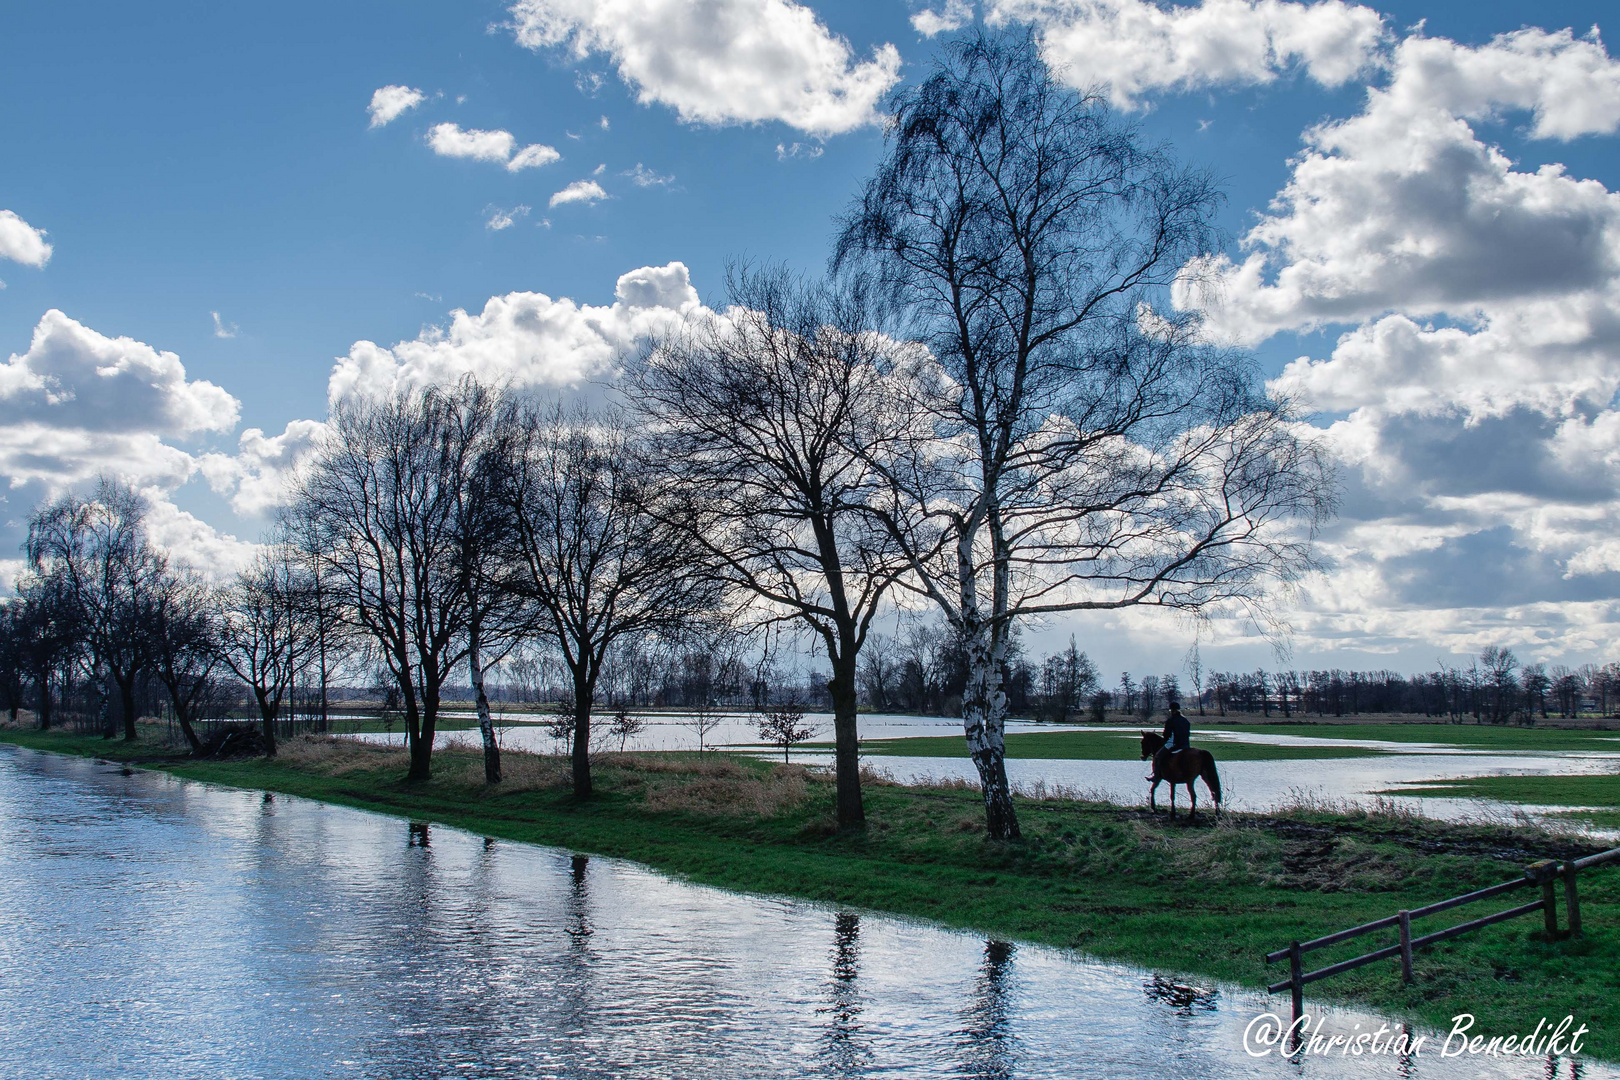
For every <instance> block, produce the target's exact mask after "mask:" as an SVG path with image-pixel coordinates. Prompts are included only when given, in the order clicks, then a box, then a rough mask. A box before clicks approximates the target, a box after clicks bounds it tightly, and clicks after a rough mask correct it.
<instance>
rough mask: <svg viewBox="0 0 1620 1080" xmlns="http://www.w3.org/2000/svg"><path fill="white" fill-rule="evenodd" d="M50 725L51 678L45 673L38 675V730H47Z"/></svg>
mask: <svg viewBox="0 0 1620 1080" xmlns="http://www.w3.org/2000/svg"><path fill="white" fill-rule="evenodd" d="M50 726H51V680H50V677H49V676H47V675H41V676H40V677H39V730H41V731H48V730H50Z"/></svg>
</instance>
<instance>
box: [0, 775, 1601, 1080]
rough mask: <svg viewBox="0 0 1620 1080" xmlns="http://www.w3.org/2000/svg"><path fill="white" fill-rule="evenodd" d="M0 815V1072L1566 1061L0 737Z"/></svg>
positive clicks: (388, 1079) (884, 1072) (910, 1072)
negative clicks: (1391, 1041)
mask: <svg viewBox="0 0 1620 1080" xmlns="http://www.w3.org/2000/svg"><path fill="white" fill-rule="evenodd" d="M0 821H3V823H4V824H3V828H0V911H3V912H4V916H3V919H0V1018H3V1020H0V1076H5V1077H17V1078H23V1077H27V1078H28V1080H58V1078H61V1080H68V1078H72V1080H85V1078H103V1077H106V1078H119V1080H146V1078H152V1080H158V1078H162V1080H187V1078H193V1077H195V1078H199V1080H201V1078H207V1080H230V1078H261V1077H262V1078H266V1080H292V1078H303V1077H321V1078H326V1077H341V1078H351V1077H352V1078H364V1080H427V1078H439V1077H547V1078H550V1077H557V1078H576V1077H578V1078H593V1080H594V1078H603V1080H606V1078H639V1077H655V1078H660V1080H662V1078H670V1080H682V1078H694V1080H695V1078H702V1080H722V1078H731V1077H736V1078H739V1080H756V1078H772V1077H783V1078H789V1077H857V1076H858V1077H897V1078H898V1077H905V1078H907V1080H925V1078H930V1077H971V1078H980V1077H982V1078H1012V1077H1032V1078H1034V1077H1051V1078H1060V1077H1061V1078H1064V1080H1068V1078H1073V1077H1098V1078H1108V1080H1128V1078H1133V1077H1141V1078H1144V1080H1146V1078H1152V1080H1174V1078H1180V1077H1188V1078H1191V1077H1200V1078H1204V1077H1209V1078H1222V1077H1250V1076H1257V1077H1300V1076H1307V1077H1357V1078H1360V1077H1392V1078H1393V1077H1459V1078H1460V1077H1468V1078H1475V1077H1488V1078H1489V1077H1501V1078H1510V1077H1511V1078H1523V1080H1530V1078H1542V1077H1545V1076H1550V1075H1554V1074H1556V1075H1557V1076H1559V1077H1563V1076H1570V1075H1575V1074H1574V1073H1573V1072H1572V1071H1571V1070H1572V1063H1571V1062H1568V1061H1559V1062H1549V1061H1546V1060H1542V1059H1532V1060H1528V1061H1515V1062H1503V1061H1500V1060H1491V1059H1480V1058H1461V1059H1459V1058H1451V1059H1443V1058H1440V1057H1439V1056H1438V1055H1437V1054H1434V1053H1432V1052H1431V1053H1430V1054H1424V1055H1420V1056H1419V1057H1418V1058H1416V1059H1412V1058H1406V1059H1397V1058H1384V1057H1380V1058H1377V1059H1368V1058H1327V1059H1318V1058H1311V1059H1307V1060H1306V1061H1305V1062H1304V1063H1303V1064H1301V1065H1296V1064H1292V1063H1288V1062H1285V1061H1282V1060H1279V1059H1278V1058H1276V1057H1271V1056H1268V1057H1260V1058H1255V1057H1251V1056H1249V1055H1248V1054H1246V1053H1245V1051H1244V1049H1243V1045H1242V1033H1243V1031H1244V1029H1245V1027H1246V1026H1247V1025H1248V1023H1249V1021H1250V1020H1251V1019H1252V1018H1253V1017H1254V1016H1256V1015H1257V1014H1259V1013H1261V1012H1263V1011H1266V1010H1268V1009H1275V1008H1277V1006H1278V1004H1279V1003H1278V1002H1277V1001H1276V1000H1275V999H1270V998H1267V997H1265V996H1264V995H1259V994H1255V993H1251V992H1248V991H1242V990H1238V989H1235V988H1232V987H1227V986H1220V985H1203V986H1189V985H1181V984H1177V983H1175V982H1174V981H1172V980H1166V979H1163V978H1160V977H1159V976H1157V975H1155V974H1154V973H1152V972H1148V971H1143V970H1138V969H1134V968H1130V967H1127V966H1123V965H1118V964H1109V963H1101V962H1097V961H1094V960H1090V959H1087V958H1085V957H1081V956H1077V955H1074V954H1070V953H1066V952H1063V951H1060V950H1054V949H1046V948H1040V947H1035V946H1028V945H1013V944H1008V943H1003V942H995V941H990V942H987V941H985V940H983V939H982V938H976V937H973V936H972V935H968V934H962V933H955V932H948V931H944V930H941V929H938V928H935V927H931V926H927V925H921V924H917V923H912V922H907V921H904V920H900V919H894V918H888V917H880V916H875V915H871V914H865V913H860V912H852V911H839V910H834V909H830V908H825V907H821V906H817V905H813V904H806V903H799V902H794V901H790V900H782V899H773V898H768V897H756V896H747V895H740V894H736V893H730V892H726V891H724V890H719V889H711V888H703V887H697V886H693V885H690V884H686V883H683V882H680V881H676V880H673V879H671V878H668V877H665V876H663V875H661V874H658V873H655V872H653V871H650V870H648V869H646V868H644V867H641V866H638V865H635V864H631V863H625V862H619V861H615V860H610V859H602V858H589V859H587V858H584V857H581V856H578V855H573V854H571V853H569V852H567V851H561V850H555V849H548V848H542V847H534V846H529V845H523V844H516V843H508V842H505V841H492V840H487V839H484V838H482V837H478V836H475V835H472V834H468V833H464V832H460V831H458V830H455V829H450V828H445V827H441V826H438V825H433V826H423V825H419V824H418V825H413V824H411V823H408V822H406V821H404V820H402V819H399V818H393V817H387V816H382V815H377V814H368V813H363V812H360V811H356V810H350V809H345V808H342V807H334V806H328V805H325V804H322V803H316V802H310V801H307V800H301V799H295V798H289V797H285V796H274V797H272V796H268V795H264V794H260V793H256V792H244V791H237V790H231V789H223V788H216V787H212V786H209V785H204V784H197V783H191V782H187V781H182V780H177V779H174V778H172V777H168V776H166V775H163V774H160V773H150V772H144V771H138V770H136V771H131V770H126V769H123V768H120V767H118V766H114V765H109V764H106V763H103V762H92V761H86V760H80V759H72V758H65V757H58V756H54V755H48V754H39V753H34V752H31V751H25V750H17V749H13V748H5V749H0ZM1326 1016H1327V1023H1328V1025H1329V1027H1330V1029H1332V1030H1337V1031H1351V1032H1353V1031H1355V1030H1357V1029H1356V1027H1355V1025H1358V1024H1360V1025H1363V1027H1362V1028H1361V1030H1372V1029H1374V1028H1376V1027H1377V1026H1378V1024H1379V1023H1380V1021H1379V1020H1378V1019H1377V1018H1376V1017H1373V1016H1371V1015H1368V1014H1365V1013H1360V1012H1354V1011H1349V1010H1329V1011H1327V1013H1326ZM1501 1034H1507V1033H1506V1032H1503V1033H1501ZM1432 1045H1433V1046H1434V1047H1438V1045H1439V1038H1438V1037H1435V1039H1434V1042H1433V1044H1432ZM1579 1075H1580V1076H1581V1077H1583V1078H1584V1080H1620V1071H1617V1070H1614V1069H1611V1068H1609V1067H1608V1066H1606V1065H1602V1064H1599V1063H1594V1062H1591V1061H1587V1062H1584V1063H1583V1064H1582V1065H1581V1068H1580V1071H1579Z"/></svg>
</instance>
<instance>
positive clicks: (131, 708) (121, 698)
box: [118, 672, 139, 742]
mask: <svg viewBox="0 0 1620 1080" xmlns="http://www.w3.org/2000/svg"><path fill="white" fill-rule="evenodd" d="M118 704H119V706H120V707H122V708H123V710H124V741H125V742H134V741H135V740H136V738H138V737H139V732H137V731H136V730H135V673H134V672H130V676H129V679H128V680H127V681H126V680H123V679H120V680H118Z"/></svg>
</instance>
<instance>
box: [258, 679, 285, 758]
mask: <svg viewBox="0 0 1620 1080" xmlns="http://www.w3.org/2000/svg"><path fill="white" fill-rule="evenodd" d="M253 696H254V697H256V698H258V699H259V727H260V730H261V731H262V732H263V733H264V756H265V757H275V756H276V713H277V711H278V705H279V702H278V703H277V704H276V705H272V704H271V703H270V697H269V695H267V694H265V693H262V692H261V691H259V690H258V689H256V688H255V690H254V691H253Z"/></svg>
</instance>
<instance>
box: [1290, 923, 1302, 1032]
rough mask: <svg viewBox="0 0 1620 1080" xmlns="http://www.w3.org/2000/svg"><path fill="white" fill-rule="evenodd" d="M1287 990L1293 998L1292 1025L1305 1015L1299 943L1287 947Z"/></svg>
mask: <svg viewBox="0 0 1620 1080" xmlns="http://www.w3.org/2000/svg"><path fill="white" fill-rule="evenodd" d="M1288 990H1289V993H1290V994H1291V995H1292V996H1293V1005H1294V1023H1295V1024H1298V1023H1299V1018H1300V1017H1301V1016H1303V1015H1305V965H1304V964H1302V963H1301V962H1300V948H1299V942H1297V941H1295V942H1292V943H1291V944H1290V945H1289V946H1288Z"/></svg>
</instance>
